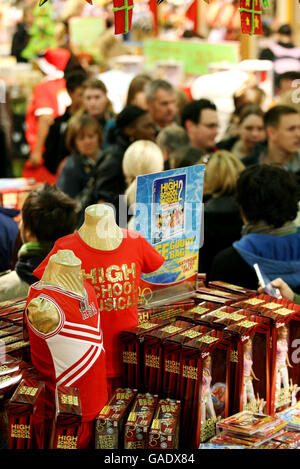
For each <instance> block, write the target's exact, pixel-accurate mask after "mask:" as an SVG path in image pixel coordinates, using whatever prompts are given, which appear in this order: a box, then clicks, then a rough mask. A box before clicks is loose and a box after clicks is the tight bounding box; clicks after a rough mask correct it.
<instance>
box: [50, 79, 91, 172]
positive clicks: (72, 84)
mask: <svg viewBox="0 0 300 469" xmlns="http://www.w3.org/2000/svg"><path fill="white" fill-rule="evenodd" d="M85 80H86V73H85V72H84V71H75V72H72V73H70V74H69V75H68V76H67V77H66V87H67V91H68V94H69V96H70V98H71V104H70V106H68V107H67V109H66V111H65V112H64V114H63V115H62V116H59V117H57V118H56V119H54V122H53V124H52V125H51V127H50V129H49V133H48V136H47V138H46V142H45V151H44V153H43V159H44V164H45V166H46V168H47V169H48V170H49V171H50V172H51V173H52V174H56V172H57V168H58V166H59V164H60V162H61V161H62V160H63V159H64V158H66V157H67V156H68V155H69V153H70V152H69V150H68V148H67V146H66V131H67V127H68V121H69V119H70V118H71V116H73V115H74V114H75V113H76V112H77V111H78V110H79V109H80V108H81V107H82V106H83V83H84V81H85Z"/></svg>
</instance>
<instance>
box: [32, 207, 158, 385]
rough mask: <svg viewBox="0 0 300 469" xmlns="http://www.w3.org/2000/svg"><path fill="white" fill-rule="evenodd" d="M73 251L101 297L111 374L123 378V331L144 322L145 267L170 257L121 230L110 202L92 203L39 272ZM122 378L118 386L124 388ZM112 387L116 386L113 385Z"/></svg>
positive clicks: (147, 269) (148, 268)
mask: <svg viewBox="0 0 300 469" xmlns="http://www.w3.org/2000/svg"><path fill="white" fill-rule="evenodd" d="M60 249H68V250H72V252H74V254H75V255H76V256H77V257H78V258H79V259H80V260H81V263H82V272H83V276H84V278H85V279H86V281H87V282H88V283H89V285H90V286H91V287H93V289H94V291H95V294H96V296H97V300H98V306H99V310H100V314H101V326H102V330H103V339H104V348H105V351H106V366H107V377H108V379H109V380H116V379H118V380H119V379H120V378H121V366H120V362H121V360H120V358H121V357H120V341H119V335H120V332H121V331H122V330H124V329H127V328H129V327H134V326H137V325H138V293H139V291H138V289H139V280H140V277H141V274H142V272H153V271H155V270H156V269H157V268H158V267H160V266H161V264H162V263H163V262H164V258H163V257H162V256H161V255H160V254H159V253H158V252H157V251H156V250H155V249H154V248H153V247H152V246H151V245H150V244H149V243H148V242H147V241H146V240H145V239H144V238H143V236H141V235H140V234H138V233H136V232H130V231H128V230H125V229H120V228H119V226H118V225H117V223H116V221H115V216H114V212H113V209H112V208H111V207H109V206H108V205H105V204H98V205H92V206H89V207H88V208H87V209H86V210H85V220H84V223H83V225H82V226H81V227H80V228H79V230H78V231H77V232H75V233H74V234H71V235H68V236H65V237H63V238H60V239H59V240H58V241H57V242H56V243H55V245H54V248H53V249H52V251H51V252H50V254H49V256H47V257H46V259H45V260H44V261H43V262H42V264H41V265H40V266H39V267H38V268H37V269H36V270H35V271H34V274H35V275H36V276H37V277H38V278H41V276H42V274H43V272H44V269H45V267H46V265H47V263H48V261H49V258H50V257H51V255H53V254H54V253H56V252H57V251H58V250H60ZM119 386H120V383H118V384H117V386H115V383H114V387H119ZM111 391H112V392H113V391H114V389H112V390H111Z"/></svg>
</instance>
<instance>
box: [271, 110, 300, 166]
mask: <svg viewBox="0 0 300 469" xmlns="http://www.w3.org/2000/svg"><path fill="white" fill-rule="evenodd" d="M264 123H265V128H266V132H267V139H268V144H269V150H270V153H272V152H273V151H274V152H275V151H276V152H277V153H281V154H283V155H285V156H286V157H293V156H294V155H295V154H296V153H297V151H298V150H299V145H300V115H299V113H298V112H297V111H296V109H294V108H292V107H289V106H281V105H278V106H274V107H272V108H271V109H269V110H268V111H267V112H266V113H265V115H264ZM274 162H276V161H274Z"/></svg>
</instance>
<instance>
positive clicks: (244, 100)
mask: <svg viewBox="0 0 300 469" xmlns="http://www.w3.org/2000/svg"><path fill="white" fill-rule="evenodd" d="M265 97H266V93H265V92H264V90H262V89H261V88H260V87H259V86H258V85H257V84H254V83H244V84H243V86H241V87H240V88H239V89H238V90H237V91H236V92H235V93H234V95H233V104H234V113H235V115H237V116H239V115H240V114H241V112H242V110H243V109H244V107H245V106H249V105H250V104H254V105H256V106H257V107H259V108H262V106H263V103H264V100H265Z"/></svg>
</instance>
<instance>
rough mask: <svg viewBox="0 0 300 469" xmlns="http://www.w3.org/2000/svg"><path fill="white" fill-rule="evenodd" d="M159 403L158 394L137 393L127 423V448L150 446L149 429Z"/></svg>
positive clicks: (125, 445)
mask: <svg viewBox="0 0 300 469" xmlns="http://www.w3.org/2000/svg"><path fill="white" fill-rule="evenodd" d="M157 403H158V396H157V395H152V394H149V393H146V394H141V393H140V394H138V395H137V397H136V398H135V401H134V403H133V407H132V410H131V412H130V414H129V417H128V419H127V422H126V425H125V438H124V448H125V449H147V448H148V439H149V431H150V427H151V423H152V419H153V416H154V412H155V409H156V406H157Z"/></svg>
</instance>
